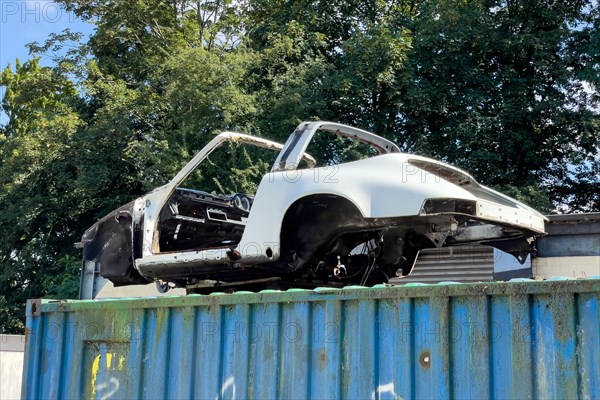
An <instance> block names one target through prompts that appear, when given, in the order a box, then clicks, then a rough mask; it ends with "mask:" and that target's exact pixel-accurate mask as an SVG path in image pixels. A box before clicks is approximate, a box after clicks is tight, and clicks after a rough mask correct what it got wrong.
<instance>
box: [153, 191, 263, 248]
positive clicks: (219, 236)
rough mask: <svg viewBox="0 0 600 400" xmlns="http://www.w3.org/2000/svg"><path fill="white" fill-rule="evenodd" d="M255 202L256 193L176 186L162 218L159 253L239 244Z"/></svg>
mask: <svg viewBox="0 0 600 400" xmlns="http://www.w3.org/2000/svg"><path fill="white" fill-rule="evenodd" d="M253 201H254V197H253V196H249V195H246V194H243V193H236V194H233V195H231V196H218V195H213V194H210V193H208V192H204V191H199V190H193V189H186V188H177V189H176V190H175V192H174V193H173V195H172V196H171V198H170V199H169V200H168V201H167V203H166V204H165V206H164V207H163V209H162V211H161V214H160V217H159V222H158V233H159V247H160V252H161V253H163V252H171V251H189V250H205V249H208V248H214V247H223V246H235V245H237V244H238V243H239V241H240V240H241V237H242V234H243V233H244V228H245V226H246V221H247V218H248V215H249V213H250V209H251V208H252V203H253Z"/></svg>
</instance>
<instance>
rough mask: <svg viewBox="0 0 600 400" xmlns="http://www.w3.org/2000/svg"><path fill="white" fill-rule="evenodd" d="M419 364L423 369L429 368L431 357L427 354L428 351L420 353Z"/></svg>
mask: <svg viewBox="0 0 600 400" xmlns="http://www.w3.org/2000/svg"><path fill="white" fill-rule="evenodd" d="M419 363H420V364H421V366H422V367H423V368H429V365H430V364H431V355H430V354H429V350H425V351H424V352H422V353H421V355H420V356H419Z"/></svg>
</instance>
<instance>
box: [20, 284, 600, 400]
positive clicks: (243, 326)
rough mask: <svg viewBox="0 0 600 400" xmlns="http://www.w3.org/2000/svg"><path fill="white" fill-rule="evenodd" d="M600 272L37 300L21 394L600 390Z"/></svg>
mask: <svg viewBox="0 0 600 400" xmlns="http://www.w3.org/2000/svg"><path fill="white" fill-rule="evenodd" d="M599 297H600V280H598V279H587V280H571V281H543V282H536V281H528V282H508V283H485V284H438V285H414V284H411V285H407V286H399V287H374V288H357V287H354V288H346V289H342V290H331V289H323V290H319V289H317V290H314V291H305V290H289V291H286V292H270V291H265V292H261V293H236V294H218V295H210V296H200V295H194V296H187V297H171V298H168V297H167V298H146V299H125V300H124V299H120V300H116V301H109V300H102V301H73V302H70V301H69V302H51V301H31V302H30V303H29V304H28V308H27V312H28V316H27V341H26V355H25V357H26V361H25V363H26V364H25V371H24V382H23V396H24V397H25V398H30V399H37V398H109V397H110V398H127V399H133V398H201V399H209V398H211V399H212V398H240V399H246V398H248V399H274V398H284V399H288V398H321V399H323V398H361V399H367V398H427V399H430V398H443V399H445V398H478V399H479V398H490V397H494V398H519V399H522V398H577V397H579V398H591V399H598V398H600V387H599V382H600V336H599V331H600V326H599V325H600V323H599Z"/></svg>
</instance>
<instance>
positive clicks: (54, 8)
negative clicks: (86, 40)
mask: <svg viewBox="0 0 600 400" xmlns="http://www.w3.org/2000/svg"><path fill="white" fill-rule="evenodd" d="M67 28H70V29H71V30H72V31H74V32H81V33H83V34H84V35H86V36H89V35H90V34H91V33H92V32H93V29H94V26H93V25H92V24H88V23H86V22H83V21H81V20H80V19H78V18H77V17H75V15H74V14H73V13H68V12H67V11H65V10H64V9H63V8H61V7H60V6H59V5H58V4H56V3H54V2H53V1H51V0H20V1H13V0H0V70H3V69H4V68H6V66H7V65H8V64H10V65H12V67H13V68H14V66H15V60H16V59H17V58H18V59H20V60H21V61H22V62H23V61H25V60H27V59H29V58H30V56H29V51H28V50H27V47H25V45H26V44H27V43H31V42H38V43H43V42H44V41H45V40H46V38H47V37H48V35H49V34H50V33H52V32H56V33H58V32H61V31H63V30H64V29H67ZM41 63H42V65H51V64H52V61H51V60H50V58H42V60H41ZM0 90H2V89H0ZM1 95H3V93H1V92H0V96H1ZM5 117H6V115H3V113H0V124H1V123H4V122H6V121H5Z"/></svg>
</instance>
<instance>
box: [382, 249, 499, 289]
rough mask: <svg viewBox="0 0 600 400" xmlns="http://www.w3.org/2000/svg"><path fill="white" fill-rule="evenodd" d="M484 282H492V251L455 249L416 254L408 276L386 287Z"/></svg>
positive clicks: (395, 280) (397, 279) (424, 251)
mask: <svg viewBox="0 0 600 400" xmlns="http://www.w3.org/2000/svg"><path fill="white" fill-rule="evenodd" d="M449 280H451V281H455V282H485V281H493V280H494V248H493V247H491V246H483V245H478V246H456V247H442V248H440V249H425V250H421V251H420V252H419V256H418V257H417V261H416V263H415V267H414V269H413V271H412V272H411V273H410V275H408V276H405V277H403V278H392V280H391V281H390V283H393V284H403V283H409V282H419V283H438V282H443V281H449Z"/></svg>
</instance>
